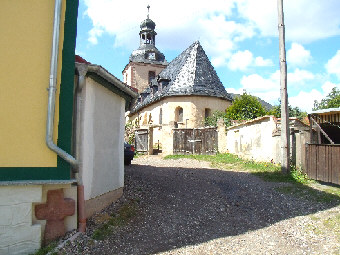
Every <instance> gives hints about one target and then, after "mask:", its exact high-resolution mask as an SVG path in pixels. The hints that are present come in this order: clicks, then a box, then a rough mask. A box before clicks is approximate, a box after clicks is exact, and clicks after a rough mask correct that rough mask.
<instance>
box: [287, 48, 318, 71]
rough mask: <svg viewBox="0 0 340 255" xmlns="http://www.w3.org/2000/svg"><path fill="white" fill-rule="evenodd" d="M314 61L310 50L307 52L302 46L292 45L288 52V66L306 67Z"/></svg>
mask: <svg viewBox="0 0 340 255" xmlns="http://www.w3.org/2000/svg"><path fill="white" fill-rule="evenodd" d="M311 61H312V56H311V54H310V51H309V50H306V49H305V48H304V47H303V46H302V45H301V44H298V43H292V46H291V48H290V49H289V50H288V51H287V64H288V65H292V66H306V65H308V64H309V63H310V62H311Z"/></svg>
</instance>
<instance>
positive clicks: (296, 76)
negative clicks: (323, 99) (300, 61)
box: [287, 68, 315, 86]
mask: <svg viewBox="0 0 340 255" xmlns="http://www.w3.org/2000/svg"><path fill="white" fill-rule="evenodd" d="M314 78H315V75H314V74H313V73H311V72H309V71H307V70H300V69H299V68H296V69H295V70H294V72H293V73H288V75H287V83H288V86H290V85H294V86H302V85H304V84H305V82H306V81H308V80H313V79H314Z"/></svg>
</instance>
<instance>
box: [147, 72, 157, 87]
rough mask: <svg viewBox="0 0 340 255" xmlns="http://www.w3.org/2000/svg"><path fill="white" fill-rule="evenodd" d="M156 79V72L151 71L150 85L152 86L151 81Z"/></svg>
mask: <svg viewBox="0 0 340 255" xmlns="http://www.w3.org/2000/svg"><path fill="white" fill-rule="evenodd" d="M155 78H156V72H154V71H149V77H148V80H149V84H150V83H151V81H152V80H153V79H155Z"/></svg>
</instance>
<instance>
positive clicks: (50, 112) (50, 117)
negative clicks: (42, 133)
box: [46, 0, 78, 167]
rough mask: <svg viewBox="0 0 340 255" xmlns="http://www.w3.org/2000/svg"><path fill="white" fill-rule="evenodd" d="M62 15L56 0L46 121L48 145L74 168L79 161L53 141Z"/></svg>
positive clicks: (58, 2) (59, 2)
mask: <svg viewBox="0 0 340 255" xmlns="http://www.w3.org/2000/svg"><path fill="white" fill-rule="evenodd" d="M60 15H61V0H55V7H54V21H53V39H52V53H51V67H50V84H49V87H48V108H47V121H46V145H47V147H48V148H49V149H51V150H52V151H54V152H55V153H57V154H58V156H60V157H61V158H62V159H64V160H65V161H67V162H68V163H70V164H71V165H72V166H73V167H76V166H77V165H78V161H77V160H76V159H75V158H74V157H73V156H72V155H70V154H68V153H67V152H66V151H64V150H63V149H61V148H60V147H58V146H57V145H56V144H55V143H54V141H53V128H54V113H55V94H56V90H57V87H56V83H57V69H58V51H59V29H60Z"/></svg>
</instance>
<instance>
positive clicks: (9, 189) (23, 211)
mask: <svg viewBox="0 0 340 255" xmlns="http://www.w3.org/2000/svg"><path fill="white" fill-rule="evenodd" d="M55 189H62V190H63V193H64V197H65V198H70V199H73V200H74V201H75V204H76V203H77V191H76V187H75V186H71V184H44V185H29V184H18V185H3V186H0V194H1V195H0V254H30V253H34V252H35V251H36V250H38V249H40V246H41V242H42V239H43V237H44V230H45V225H46V220H37V219H36V217H35V205H38V204H43V203H46V199H47V195H46V194H47V192H48V191H49V190H55ZM64 224H65V230H66V231H70V230H72V229H75V228H77V208H76V207H75V213H74V214H73V215H72V216H68V217H66V218H65V220H64Z"/></svg>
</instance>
